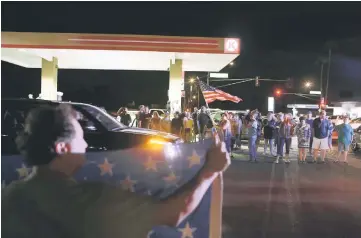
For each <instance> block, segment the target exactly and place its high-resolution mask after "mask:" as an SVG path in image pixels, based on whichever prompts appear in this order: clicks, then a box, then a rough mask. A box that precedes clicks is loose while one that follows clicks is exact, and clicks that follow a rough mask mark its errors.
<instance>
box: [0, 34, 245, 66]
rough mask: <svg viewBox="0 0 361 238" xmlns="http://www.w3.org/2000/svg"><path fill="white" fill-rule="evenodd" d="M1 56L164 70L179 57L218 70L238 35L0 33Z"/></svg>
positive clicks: (31, 62) (29, 62)
mask: <svg viewBox="0 0 361 238" xmlns="http://www.w3.org/2000/svg"><path fill="white" fill-rule="evenodd" d="M1 38H2V39H1V60H3V61H6V62H9V63H12V64H16V65H19V66H22V67H26V68H42V59H45V60H48V61H52V59H53V58H56V59H57V67H58V68H59V69H100V70H154V71H167V70H169V67H170V62H174V61H175V60H176V59H178V60H182V70H183V71H199V72H218V71H220V70H221V69H222V68H223V67H225V66H226V65H228V64H229V63H230V62H232V61H233V60H234V59H235V58H236V57H238V55H239V53H240V50H241V47H240V46H241V44H240V43H241V42H240V39H235V38H202V37H175V36H145V35H104V34H74V33H30V32H2V37H1Z"/></svg>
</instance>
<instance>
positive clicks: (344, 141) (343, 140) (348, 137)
mask: <svg viewBox="0 0 361 238" xmlns="http://www.w3.org/2000/svg"><path fill="white" fill-rule="evenodd" d="M349 123H350V118H349V116H348V115H346V116H344V118H343V123H342V124H340V125H338V126H336V128H335V129H336V131H337V132H338V156H337V159H336V160H335V162H339V161H340V158H341V155H342V158H343V162H344V163H348V162H347V155H348V151H349V150H350V145H351V142H352V140H353V136H354V132H353V129H352V127H351V126H350V124H349Z"/></svg>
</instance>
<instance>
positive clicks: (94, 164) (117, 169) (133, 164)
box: [1, 140, 223, 238]
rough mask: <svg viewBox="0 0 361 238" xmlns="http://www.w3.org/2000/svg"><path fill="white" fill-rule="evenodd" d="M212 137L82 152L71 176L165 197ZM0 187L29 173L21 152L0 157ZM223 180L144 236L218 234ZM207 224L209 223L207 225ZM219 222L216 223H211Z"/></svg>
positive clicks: (193, 167) (194, 167)
mask: <svg viewBox="0 0 361 238" xmlns="http://www.w3.org/2000/svg"><path fill="white" fill-rule="evenodd" d="M211 143H212V142H211V140H206V141H204V142H202V143H192V144H177V145H171V144H170V145H165V146H164V147H162V148H161V149H157V150H156V149H139V148H132V149H127V150H119V151H107V152H91V153H87V155H86V158H87V163H86V165H85V166H84V167H83V169H82V170H81V171H79V172H78V173H77V174H76V176H75V179H76V180H77V181H79V182H81V181H104V182H108V183H112V184H115V185H117V186H119V189H125V190H129V191H131V192H135V193H138V194H143V195H147V196H152V197H154V198H156V199H164V198H166V197H168V196H169V195H171V194H173V193H174V192H175V191H177V190H178V189H179V188H180V187H182V186H183V185H184V184H186V183H187V182H188V181H190V180H191V179H192V178H193V177H194V176H196V174H197V173H198V171H199V170H200V168H201V167H202V166H203V164H204V161H205V155H206V152H207V150H208V148H210V146H211ZM1 157H2V158H1V179H2V188H4V187H6V186H8V185H9V184H10V183H11V182H13V181H16V180H21V179H24V178H25V177H26V176H28V175H29V174H30V173H31V170H32V169H31V168H28V167H27V166H26V165H25V164H24V161H23V158H22V157H21V156H20V155H13V156H6V155H5V156H1ZM221 184H222V181H221V177H219V178H218V179H217V180H216V181H215V182H214V183H213V185H212V187H210V188H209V189H208V191H207V193H206V195H205V196H204V198H203V200H202V201H201V203H200V205H199V207H198V208H197V209H196V210H195V211H194V212H193V214H191V215H190V216H189V217H188V218H187V219H186V220H185V221H183V222H182V223H181V224H180V225H179V226H178V227H176V228H171V227H166V226H160V227H154V229H153V230H152V231H150V233H149V236H148V237H149V238H163V237H164V238H165V237H166V238H173V237H174V238H188V237H191V238H206V237H211V234H212V237H221V234H220V233H221V224H220V223H221V201H222V193H223V191H222V185H221ZM210 224H212V226H210ZM215 224H218V225H219V226H217V225H215Z"/></svg>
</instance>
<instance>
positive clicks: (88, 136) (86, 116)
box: [1, 99, 182, 157]
mask: <svg viewBox="0 0 361 238" xmlns="http://www.w3.org/2000/svg"><path fill="white" fill-rule="evenodd" d="M61 103H63V104H70V105H71V106H72V107H73V108H74V110H75V111H76V112H77V114H78V115H79V118H80V119H79V122H80V124H81V126H82V128H83V130H84V138H85V140H86V142H87V143H88V149H87V151H107V150H118V149H127V148H132V147H142V146H147V145H150V144H151V143H153V142H155V141H156V143H168V142H169V143H182V140H181V139H180V138H179V137H177V136H175V135H172V134H169V133H164V132H160V131H153V130H147V129H141V128H130V127H127V126H125V125H123V124H121V123H120V122H118V121H117V120H116V119H115V118H113V117H112V116H110V115H109V114H108V113H106V112H104V111H103V110H101V109H100V108H98V107H96V106H92V105H89V104H85V103H75V102H55V101H46V100H36V99H2V100H1V104H2V107H1V110H2V130H1V135H2V140H1V145H2V150H1V156H2V157H3V156H5V155H16V154H19V152H18V150H17V148H16V145H15V138H16V136H17V134H18V133H19V132H21V131H22V130H23V129H24V122H25V118H26V116H27V114H28V113H29V111H30V110H31V109H33V108H36V107H39V106H44V105H47V106H52V107H55V106H58V105H59V104H61ZM44 129H47V128H44Z"/></svg>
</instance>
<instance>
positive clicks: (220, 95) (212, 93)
mask: <svg viewBox="0 0 361 238" xmlns="http://www.w3.org/2000/svg"><path fill="white" fill-rule="evenodd" d="M198 83H199V87H200V89H201V91H202V93H203V96H204V100H205V101H206V103H207V104H208V103H211V102H214V101H215V100H219V101H232V102H234V103H239V102H241V101H243V100H242V99H241V98H239V97H237V96H233V95H231V94H229V93H226V92H223V91H222V90H219V89H217V88H215V87H212V86H209V85H208V84H206V83H204V82H202V81H201V80H199V79H198Z"/></svg>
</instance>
